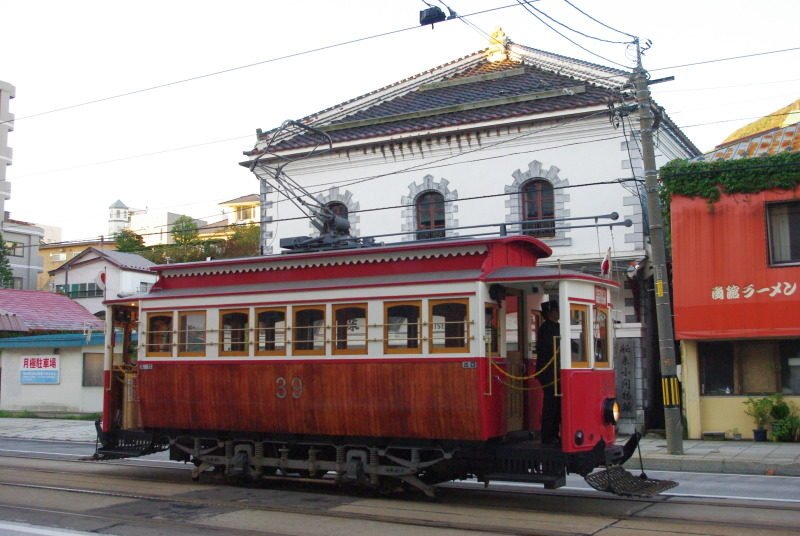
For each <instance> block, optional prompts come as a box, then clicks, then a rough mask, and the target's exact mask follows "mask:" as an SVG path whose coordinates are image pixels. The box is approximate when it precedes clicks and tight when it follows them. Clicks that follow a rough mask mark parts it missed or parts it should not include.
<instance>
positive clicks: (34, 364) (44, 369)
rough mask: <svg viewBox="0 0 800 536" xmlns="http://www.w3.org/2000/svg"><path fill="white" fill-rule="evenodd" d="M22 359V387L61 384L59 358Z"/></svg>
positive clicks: (20, 376) (20, 378)
mask: <svg viewBox="0 0 800 536" xmlns="http://www.w3.org/2000/svg"><path fill="white" fill-rule="evenodd" d="M21 359H22V366H21V367H20V371H19V383H21V384H22V385H37V384H38V385H57V384H59V383H61V367H60V365H61V364H60V362H59V356H57V355H37V356H23V357H22V358H21Z"/></svg>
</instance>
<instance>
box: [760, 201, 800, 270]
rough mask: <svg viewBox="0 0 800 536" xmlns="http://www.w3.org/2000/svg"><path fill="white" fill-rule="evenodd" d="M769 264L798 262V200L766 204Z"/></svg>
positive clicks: (799, 255)
mask: <svg viewBox="0 0 800 536" xmlns="http://www.w3.org/2000/svg"><path fill="white" fill-rule="evenodd" d="M767 219H768V230H769V260H770V264H785V263H798V262H800V202H797V201H795V202H792V203H774V204H770V205H767Z"/></svg>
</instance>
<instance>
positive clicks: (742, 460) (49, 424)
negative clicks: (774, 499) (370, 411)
mask: <svg viewBox="0 0 800 536" xmlns="http://www.w3.org/2000/svg"><path fill="white" fill-rule="evenodd" d="M0 437H13V438H23V439H45V440H53V441H76V442H86V443H94V442H95V439H96V434H95V430H94V422H92V421H71V420H66V419H2V418H0ZM625 439H626V438H622V437H621V438H619V442H620V443H622V442H624V440H625ZM640 448H641V452H642V459H643V461H644V468H645V471H647V470H654V471H655V470H661V471H692V472H701V473H735V474H751V475H780V476H800V443H772V442H766V443H756V442H753V441H700V440H695V439H687V440H684V442H683V452H684V453H683V455H671V454H667V442H666V440H665V439H660V438H652V437H646V438H644V439H642V442H641V445H640ZM626 467H628V468H629V469H631V470H634V469H638V468H639V458H638V453H636V454H634V456H633V457H632V458H631V459H630V460H629V461H628V463H627V464H626Z"/></svg>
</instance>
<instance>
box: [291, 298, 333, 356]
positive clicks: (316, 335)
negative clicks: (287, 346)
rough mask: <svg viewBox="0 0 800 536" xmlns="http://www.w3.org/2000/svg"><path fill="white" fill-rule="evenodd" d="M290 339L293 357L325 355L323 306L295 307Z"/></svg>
mask: <svg viewBox="0 0 800 536" xmlns="http://www.w3.org/2000/svg"><path fill="white" fill-rule="evenodd" d="M292 333H293V335H292V338H293V344H294V351H293V353H294V354H295V355H322V354H324V353H325V306H324V305H315V306H309V307H295V309H294V325H293V326H292Z"/></svg>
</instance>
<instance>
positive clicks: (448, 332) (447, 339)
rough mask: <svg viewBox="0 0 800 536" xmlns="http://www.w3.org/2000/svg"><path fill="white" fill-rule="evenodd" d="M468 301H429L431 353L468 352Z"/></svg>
mask: <svg viewBox="0 0 800 536" xmlns="http://www.w3.org/2000/svg"><path fill="white" fill-rule="evenodd" d="M468 303H469V300H467V299H460V300H431V301H430V304H429V305H430V324H429V325H430V343H431V353H445V352H467V351H469V345H468V339H469V315H468V313H467V310H468V309H467V306H468Z"/></svg>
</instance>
